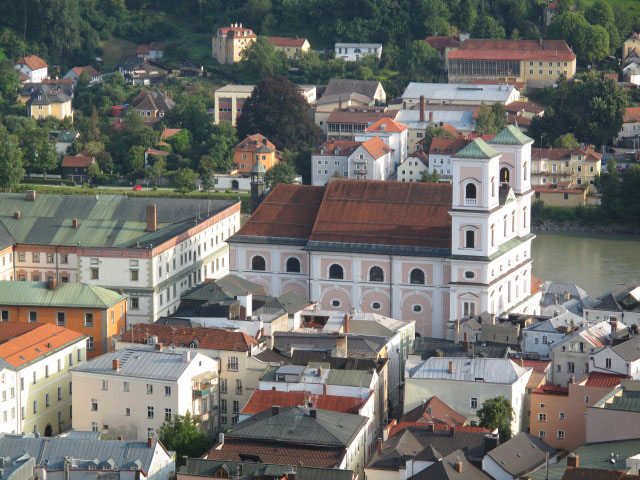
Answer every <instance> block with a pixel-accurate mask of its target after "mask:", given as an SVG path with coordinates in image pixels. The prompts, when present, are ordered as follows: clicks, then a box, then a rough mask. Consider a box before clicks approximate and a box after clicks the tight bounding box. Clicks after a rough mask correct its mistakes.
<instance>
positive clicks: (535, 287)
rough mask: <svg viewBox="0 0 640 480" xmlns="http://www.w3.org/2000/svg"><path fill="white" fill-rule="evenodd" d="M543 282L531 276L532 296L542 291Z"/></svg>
mask: <svg viewBox="0 0 640 480" xmlns="http://www.w3.org/2000/svg"><path fill="white" fill-rule="evenodd" d="M542 283H543V282H542V280H540V279H539V278H537V277H534V276H533V275H531V295H535V294H536V293H538V292H541V291H542Z"/></svg>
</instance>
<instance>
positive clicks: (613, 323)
mask: <svg viewBox="0 0 640 480" xmlns="http://www.w3.org/2000/svg"><path fill="white" fill-rule="evenodd" d="M609 325H611V332H612V333H613V332H617V331H618V319H617V318H615V317H614V318H611V319H610V320H609Z"/></svg>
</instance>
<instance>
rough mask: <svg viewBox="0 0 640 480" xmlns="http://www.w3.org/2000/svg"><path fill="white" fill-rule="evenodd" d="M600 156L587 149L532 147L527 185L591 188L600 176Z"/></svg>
mask: <svg viewBox="0 0 640 480" xmlns="http://www.w3.org/2000/svg"><path fill="white" fill-rule="evenodd" d="M601 165H602V154H600V153H598V152H596V151H594V150H593V149H592V148H590V147H580V148H577V149H575V150H574V149H571V148H532V149H531V166H532V170H531V183H532V185H534V186H542V185H559V184H565V185H573V186H579V185H592V184H593V183H594V182H595V180H596V178H597V177H598V176H599V175H600V170H601Z"/></svg>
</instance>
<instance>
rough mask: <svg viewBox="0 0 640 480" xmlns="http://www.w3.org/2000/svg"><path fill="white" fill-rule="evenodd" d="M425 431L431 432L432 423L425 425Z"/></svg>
mask: <svg viewBox="0 0 640 480" xmlns="http://www.w3.org/2000/svg"><path fill="white" fill-rule="evenodd" d="M427 432H433V423H430V424H428V425H427Z"/></svg>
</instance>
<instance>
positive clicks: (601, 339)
mask: <svg viewBox="0 0 640 480" xmlns="http://www.w3.org/2000/svg"><path fill="white" fill-rule="evenodd" d="M623 328H624V324H623V323H620V322H618V329H619V330H622V329H623ZM578 338H580V339H582V340H584V341H585V342H587V343H588V344H589V345H590V346H592V347H596V348H597V347H606V346H607V345H609V344H610V343H611V325H610V324H609V322H608V321H602V322H600V323H596V324H594V325H587V326H585V327H583V328H580V329H579V330H576V331H574V332H573V333H572V334H570V335H567V336H566V337H564V338H561V339H560V340H557V341H556V342H555V343H554V344H553V345H552V346H551V349H552V350H555V349H557V348H558V347H560V346H562V345H564V344H565V343H567V342H572V341H574V340H577V339H578Z"/></svg>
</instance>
